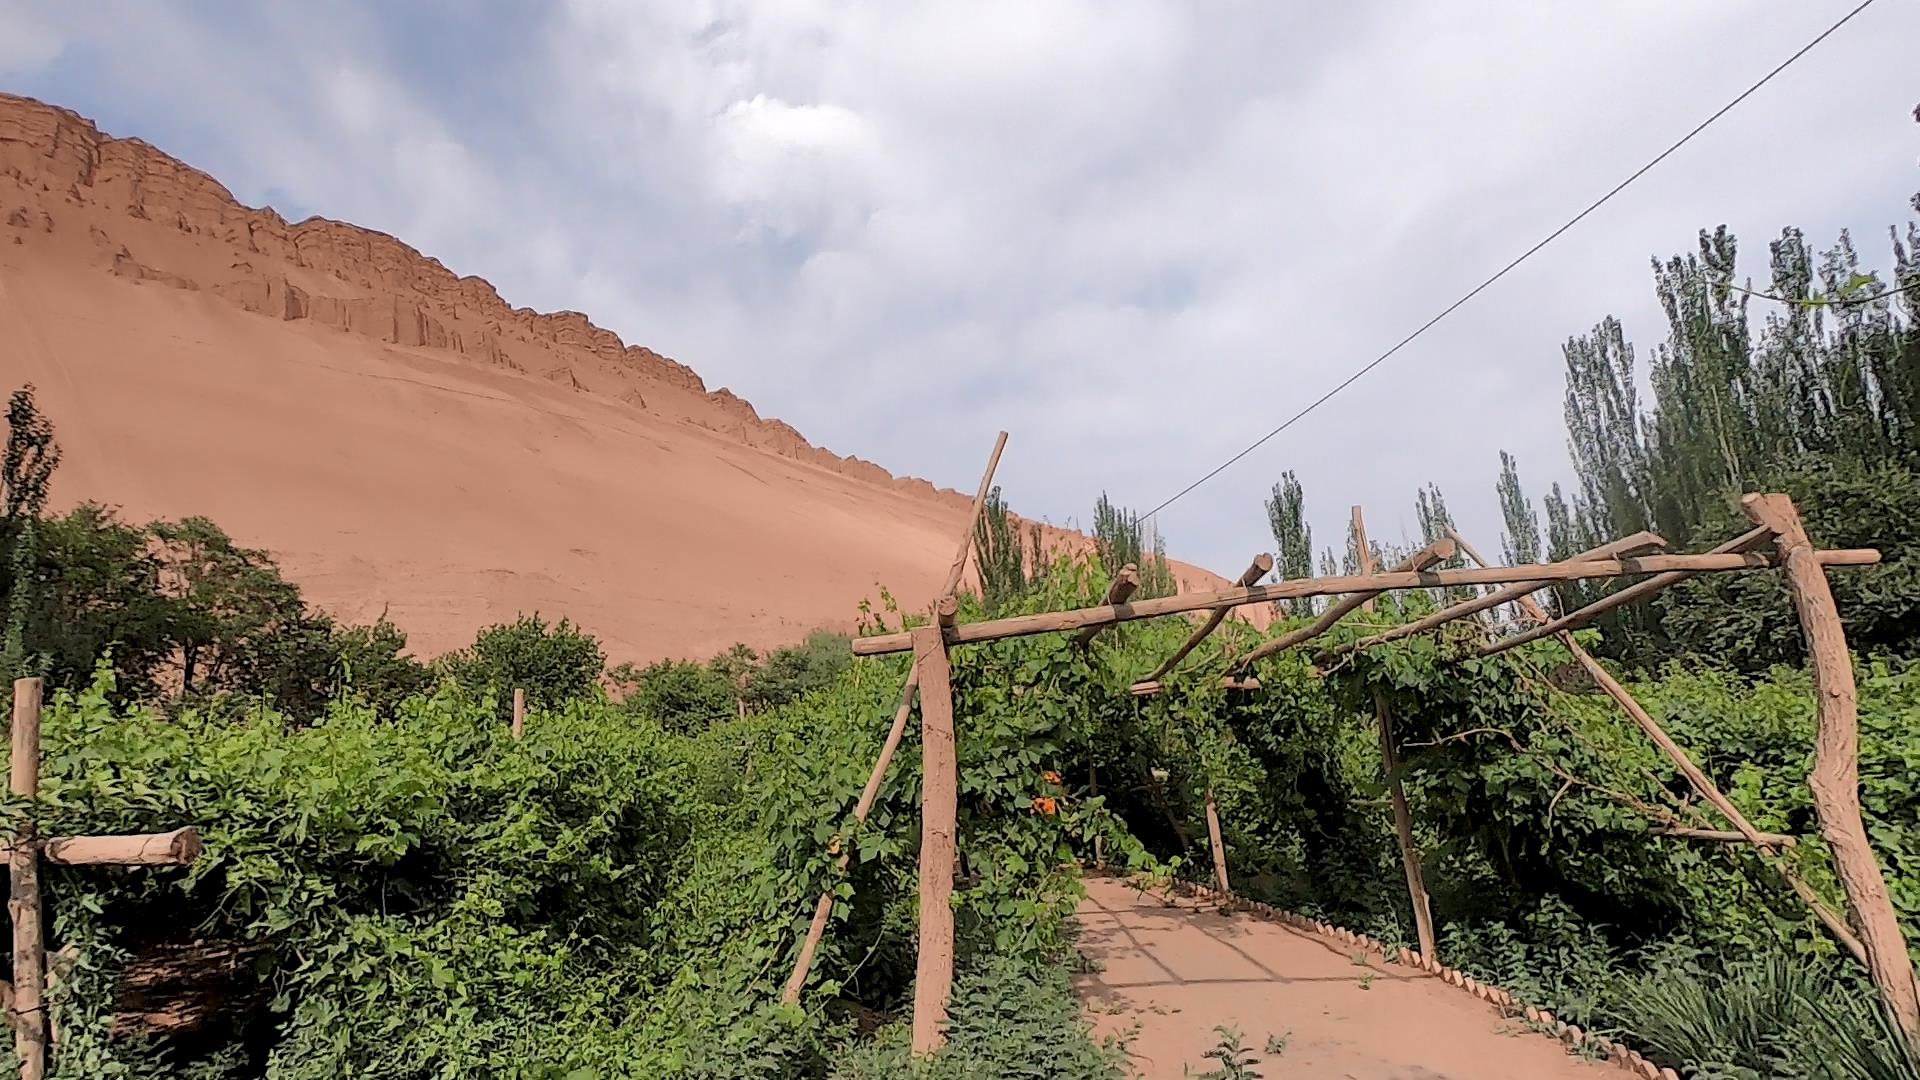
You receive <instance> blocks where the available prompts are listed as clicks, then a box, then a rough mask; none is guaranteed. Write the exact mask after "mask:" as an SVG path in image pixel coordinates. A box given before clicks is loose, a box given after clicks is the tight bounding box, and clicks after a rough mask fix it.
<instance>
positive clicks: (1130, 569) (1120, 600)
mask: <svg viewBox="0 0 1920 1080" xmlns="http://www.w3.org/2000/svg"><path fill="white" fill-rule="evenodd" d="M1139 587H1140V568H1139V567H1137V566H1135V565H1133V564H1132V563H1128V564H1127V565H1125V566H1123V567H1121V568H1120V572H1119V573H1117V574H1115V575H1113V582H1112V584H1110V585H1108V586H1107V604H1108V606H1112V605H1114V604H1124V603H1126V602H1127V599H1128V598H1129V597H1131V596H1132V595H1133V594H1134V590H1136V589H1138V588H1139ZM1105 629H1106V627H1104V626H1089V627H1087V628H1086V629H1085V630H1082V631H1080V632H1079V633H1078V634H1075V635H1074V636H1073V643H1074V644H1075V645H1078V646H1080V647H1081V648H1083V649H1084V648H1086V647H1087V644H1088V643H1089V642H1091V641H1092V640H1093V636H1094V635H1095V634H1098V633H1099V632H1100V631H1102V630H1105Z"/></svg>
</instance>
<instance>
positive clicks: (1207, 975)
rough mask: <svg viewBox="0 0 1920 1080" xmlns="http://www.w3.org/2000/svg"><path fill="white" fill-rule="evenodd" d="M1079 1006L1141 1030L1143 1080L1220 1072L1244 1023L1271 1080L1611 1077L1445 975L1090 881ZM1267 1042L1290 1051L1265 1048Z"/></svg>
mask: <svg viewBox="0 0 1920 1080" xmlns="http://www.w3.org/2000/svg"><path fill="white" fill-rule="evenodd" d="M1078 918H1079V922H1080V925H1081V929H1082V933H1081V938H1080V948H1081V951H1082V952H1083V953H1085V954H1086V956H1087V958H1088V959H1089V960H1091V961H1092V962H1093V963H1092V967H1093V969H1094V971H1093V973H1092V974H1087V975H1082V976H1081V977H1080V979H1079V980H1078V988H1079V991H1080V997H1081V1000H1082V1001H1083V1002H1084V1003H1085V1004H1086V1008H1087V1013H1088V1015H1089V1016H1090V1017H1091V1018H1092V1020H1093V1021H1094V1025H1095V1028H1096V1029H1097V1031H1099V1032H1100V1033H1101V1034H1109V1033H1118V1032H1125V1031H1127V1029H1129V1028H1130V1027H1133V1026H1134V1025H1138V1031H1137V1032H1136V1033H1135V1034H1134V1036H1133V1038H1132V1041H1131V1052H1132V1058H1133V1067H1134V1069H1135V1070H1136V1071H1137V1072H1138V1073H1139V1075H1140V1076H1142V1077H1144V1078H1145V1080H1159V1078H1161V1077H1181V1076H1184V1075H1186V1070H1187V1069H1189V1068H1191V1069H1192V1070H1193V1071H1194V1072H1195V1073H1199V1072H1204V1071H1206V1070H1207V1069H1208V1068H1211V1067H1216V1066H1217V1064H1218V1063H1217V1062H1214V1061H1211V1060H1209V1059H1207V1058H1204V1057H1202V1055H1203V1054H1204V1053H1205V1052H1206V1051H1207V1049H1208V1048H1209V1047H1211V1046H1213V1045H1214V1043H1215V1041H1216V1040H1217V1039H1218V1035H1217V1033H1216V1032H1215V1031H1214V1026H1215V1025H1217V1024H1231V1025H1233V1026H1235V1027H1237V1028H1239V1030H1240V1032H1241V1035H1242V1042H1243V1043H1244V1044H1245V1045H1247V1046H1248V1047H1250V1048H1251V1049H1252V1050H1253V1052H1254V1054H1255V1056H1257V1057H1259V1058H1260V1059H1261V1063H1260V1064H1259V1065H1257V1066H1255V1068H1257V1069H1258V1070H1259V1071H1260V1072H1261V1073H1262V1074H1263V1075H1265V1076H1268V1077H1281V1076H1285V1077H1350V1078H1353V1080H1468V1078H1470V1077H1471V1078H1475V1080H1562V1078H1566V1080H1581V1078H1584V1080H1603V1078H1604V1077H1607V1076H1612V1075H1625V1074H1624V1073H1620V1072H1619V1071H1618V1070H1617V1069H1614V1068H1613V1067H1611V1066H1605V1065H1601V1064H1596V1063H1590V1062H1585V1061H1582V1060H1580V1059H1578V1058H1575V1057H1572V1056H1570V1055H1569V1054H1567V1053H1566V1052H1565V1051H1564V1050H1563V1049H1562V1048H1561V1046H1560V1044H1559V1043H1558V1042H1557V1041H1555V1040H1553V1039H1549V1038H1547V1037H1546V1036H1544V1035H1541V1034H1538V1033H1535V1032H1533V1031H1530V1030H1528V1029H1527V1027H1526V1026H1525V1025H1524V1024H1523V1023H1521V1022H1519V1021H1515V1020H1509V1019H1506V1018H1503V1017H1502V1016H1500V1014H1499V1013H1498V1012H1497V1011H1496V1010H1495V1009H1494V1008H1493V1007H1492V1006H1489V1005H1487V1004H1485V1003H1483V1002H1480V1001H1477V1000H1475V999H1474V998H1472V997H1470V996H1469V995H1467V994H1465V993H1463V992H1461V991H1459V990H1457V989H1455V988H1453V987H1451V986H1448V985H1447V984H1445V983H1444V982H1442V981H1441V980H1439V979H1437V978H1435V977H1433V976H1431V975H1425V974H1419V973H1415V972H1413V971H1412V970H1410V969H1408V968H1403V967H1399V966H1397V965H1390V964H1387V963H1386V962H1384V961H1383V960H1381V959H1380V958H1379V957H1377V956H1375V957H1371V958H1370V963H1369V964H1366V965H1363V964H1361V963H1356V961H1355V957H1365V956H1366V954H1362V953H1359V952H1357V951H1349V950H1347V949H1345V948H1343V947H1342V946H1341V945H1339V944H1338V943H1336V942H1333V941H1330V940H1327V939H1325V938H1321V937H1318V936H1315V935H1312V934H1308V933H1305V932H1302V931H1299V930H1295V929H1293V928H1291V927H1287V926H1283V925H1280V924H1278V923H1273V922H1267V921H1264V920H1260V919H1255V918H1253V917H1251V916H1247V915H1222V914H1220V913H1219V912H1218V910H1217V909H1214V908H1212V907H1211V906H1210V905H1208V904H1206V903H1205V902H1204V901H1199V900H1184V899H1173V900H1169V899H1167V898H1163V897H1161V896H1159V895H1156V894H1152V893H1141V892H1138V891H1136V890H1135V889H1134V888H1133V887H1131V886H1130V885H1128V884H1127V883H1125V882H1123V881H1118V880H1114V879H1107V878H1096V879H1089V880H1088V881H1087V900H1086V902H1085V903H1084V904H1082V905H1081V907H1080V911H1079V916H1078ZM1269 1037H1273V1038H1275V1039H1284V1040H1285V1043H1286V1046H1285V1049H1284V1050H1282V1051H1280V1052H1278V1053H1269V1052H1267V1044H1268V1039H1269Z"/></svg>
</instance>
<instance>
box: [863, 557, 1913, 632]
mask: <svg viewBox="0 0 1920 1080" xmlns="http://www.w3.org/2000/svg"><path fill="white" fill-rule="evenodd" d="M1813 555H1814V558H1815V559H1816V560H1817V561H1818V562H1819V564H1820V565H1822V566H1872V565H1874V564H1876V563H1878V562H1879V561H1880V553H1879V552H1878V551H1875V550H1873V549H1871V548H1853V549H1843V550H1833V551H1816V552H1814V553H1813ZM1773 565H1774V559H1773V558H1772V557H1771V556H1767V555H1757V554H1744V555H1743V554H1727V555H1645V556H1640V557H1636V558H1621V559H1589V560H1583V561H1580V562H1560V563H1530V564H1526V565H1522V566H1489V567H1482V568H1480V569H1477V570H1426V571H1419V572H1414V571H1407V572H1394V573H1387V574H1363V575H1349V576H1342V577H1326V578H1298V579H1294V580H1289V581H1280V582H1275V583H1274V584H1271V585H1250V586H1248V587H1246V588H1243V589H1220V590H1216V591H1213V592H1192V593H1181V594H1179V595H1176V596H1161V597H1155V598H1154V599H1151V600H1140V601H1136V602H1134V603H1130V604H1121V605H1118V606H1106V605H1102V606H1100V607H1090V608H1076V609H1073V610H1069V611H1046V612H1041V613H1039V614H1037V615H1015V616H1012V617H1009V618H1005V619H989V620H987V621H985V622H977V623H962V624H960V625H958V626H955V627H954V628H953V629H952V630H951V631H949V632H948V634H947V644H949V645H969V644H975V643H978V642H982V641H997V640H999V639H1000V638H1010V637H1024V636H1026V635H1028V634H1049V633H1054V632H1057V631H1061V630H1079V629H1082V628H1084V627H1088V626H1112V625H1113V624H1115V623H1123V622H1131V621H1133V620H1135V619H1150V618H1155V617H1158V616H1161V615H1177V614H1180V613H1181V612H1187V611H1203V610H1206V609H1208V608H1216V607H1221V606H1223V605H1224V606H1226V607H1244V606H1245V605H1247V604H1266V603H1271V602H1273V601H1275V600H1291V599H1294V598H1297V597H1301V596H1331V595H1336V594H1339V593H1354V592H1374V593H1380V592H1386V591H1389V590H1392V589H1444V588H1447V587H1448V586H1452V585H1510V584H1512V583H1513V582H1516V581H1535V580H1540V581H1578V580H1580V579H1582V578H1608V577H1621V576H1623V575H1628V574H1658V573H1662V572H1664V571H1668V570H1688V571H1692V572H1694V573H1700V574H1705V573H1728V572H1732V571H1737V570H1766V569H1770V568H1772V567H1773ZM912 649H913V639H912V638H911V637H910V636H909V635H907V634H905V633H898V634H876V635H874V636H873V637H863V638H855V639H854V641H853V654H854V655H855V656H878V655H882V654H885V653H897V652H908V651H911V650H912Z"/></svg>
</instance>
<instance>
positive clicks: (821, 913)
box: [780, 431, 1139, 1005]
mask: <svg viewBox="0 0 1920 1080" xmlns="http://www.w3.org/2000/svg"><path fill="white" fill-rule="evenodd" d="M1006 448H1007V433H1006V432H1004V431H1002V432H1000V434H999V435H998V436H996V437H995V438H994V440H993V453H992V454H991V455H990V456H989V457H988V458H987V469H986V471H985V472H983V473H981V474H980V486H979V488H978V489H976V490H975V491H974V493H973V507H972V509H971V510H969V511H968V513H967V526H966V528H965V529H962V530H961V532H960V546H959V550H957V551H955V552H954V556H953V562H952V564H951V565H950V566H949V567H948V568H947V577H946V581H945V582H943V583H942V584H941V586H940V596H939V597H938V598H937V600H936V602H935V608H934V611H935V615H936V617H937V618H944V620H945V622H946V623H947V624H949V625H950V624H951V621H952V616H953V614H954V613H955V612H956V611H958V610H959V609H958V608H957V607H954V608H948V607H947V606H946V605H945V603H944V602H945V601H947V600H951V599H952V598H953V594H954V590H956V589H958V588H959V587H960V578H961V576H962V575H963V574H965V573H966V570H967V552H968V550H970V549H971V548H972V546H973V536H974V530H975V528H976V527H977V526H978V525H979V523H980V511H981V508H982V507H984V506H985V505H986V501H987V492H988V491H990V490H992V489H993V474H994V471H995V470H997V469H998V468H999V467H1000V452H1001V451H1002V450H1005V449H1006ZM1128 569H1132V568H1131V567H1129V568H1128ZM1124 573H1125V571H1122V574H1123V575H1124ZM1138 580H1139V579H1138V577H1137V576H1136V577H1135V583H1136V584H1137V583H1138ZM1128 592H1129V593H1131V592H1132V590H1131V589H1129V590H1128ZM1122 598H1123V599H1124V597H1122ZM919 684H920V665H919V664H918V663H916V664H915V665H914V666H913V669H912V670H911V671H909V672H907V683H906V686H904V687H903V688H902V689H901V691H900V707H899V708H898V709H896V710H894V714H893V726H892V727H890V728H888V729H887V738H886V741H885V742H883V743H882V744H881V745H880V756H879V758H878V759H876V760H875V761H874V763H873V771H872V772H870V773H868V774H867V786H866V787H865V788H863V789H861V791H860V801H859V802H858V803H856V804H855V805H854V808H853V817H854V820H855V821H859V822H865V821H866V820H867V815H868V814H870V813H872V812H873V804H874V801H875V800H876V799H878V798H879V796H880V784H881V782H882V781H883V780H885V779H886V776H887V768H888V767H889V766H891V765H892V764H893V755H894V752H895V751H897V750H898V749H900V740H901V739H902V738H904V737H905V736H906V732H907V718H908V717H909V716H911V715H912V714H913V696H914V692H915V691H916V690H917V689H918V687H919ZM852 858H853V852H852V851H842V852H841V853H840V858H839V859H838V860H837V861H836V862H835V864H834V865H835V868H836V870H838V871H839V872H840V873H845V872H846V869H847V867H848V865H849V864H850V863H851V860H852ZM832 914H833V886H832V885H828V886H827V887H826V888H825V889H822V890H821V891H820V897H819V899H818V900H816V901H814V905H813V918H812V920H811V921H810V922H809V923H808V924H807V936H806V937H805V938H803V939H802V940H801V942H800V952H799V955H797V956H795V957H794V960H793V972H792V973H791V974H790V975H788V976H787V985H786V987H785V989H784V990H782V991H781V994H780V997H781V1000H783V1001H785V1002H786V1003H787V1004H789V1005H791V1004H794V1003H795V1002H798V1001H799V1000H800V991H801V989H802V988H803V987H805V986H806V984H807V975H808V974H809V973H811V972H812V971H813V958H814V954H816V953H818V952H819V951H820V940H821V939H822V938H823V937H825V936H826V932H827V919H828V918H829V917H830V916H831V915H832Z"/></svg>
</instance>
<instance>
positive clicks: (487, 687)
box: [437, 614, 607, 720]
mask: <svg viewBox="0 0 1920 1080" xmlns="http://www.w3.org/2000/svg"><path fill="white" fill-rule="evenodd" d="M437 666H438V667H439V670H440V673H441V674H442V675H443V676H445V677H446V678H448V679H450V680H452V681H453V682H454V683H455V684H457V685H459V686H462V687H464V688H466V689H467V690H469V691H471V692H473V693H475V694H491V695H493V697H494V698H495V701H496V708H497V710H498V712H499V716H500V718H501V719H502V720H505V719H506V718H507V716H508V714H509V712H510V711H511V709H512V698H513V692H514V691H515V690H525V691H526V692H527V707H528V708H530V709H558V708H560V707H562V706H564V705H565V704H567V703H568V702H570V701H580V700H584V699H586V698H590V697H592V696H593V695H594V694H595V692H596V688H597V687H598V686H599V683H600V675H601V673H603V672H604V671H605V670H606V666H607V658H606V655H605V654H604V653H602V652H601V651H600V642H598V641H596V640H595V639H594V638H593V636H592V635H591V634H588V633H586V632H585V631H583V630H581V629H580V628H579V627H577V626H575V625H573V623H571V622H569V621H568V620H566V619H561V620H560V621H559V622H557V623H553V624H551V625H549V624H548V623H547V621H546V620H545V619H542V618H541V617H540V616H539V615H538V614H533V615H522V616H520V617H519V618H518V619H515V620H514V621H513V622H510V623H498V624H496V625H493V626H489V627H487V628H486V629H484V630H482V631H480V633H479V636H477V637H475V638H474V639H473V644H472V645H469V646H467V647H466V648H464V649H461V650H460V651H458V652H452V653H448V654H447V655H445V656H442V657H441V658H440V659H439V660H438V661H437Z"/></svg>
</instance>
